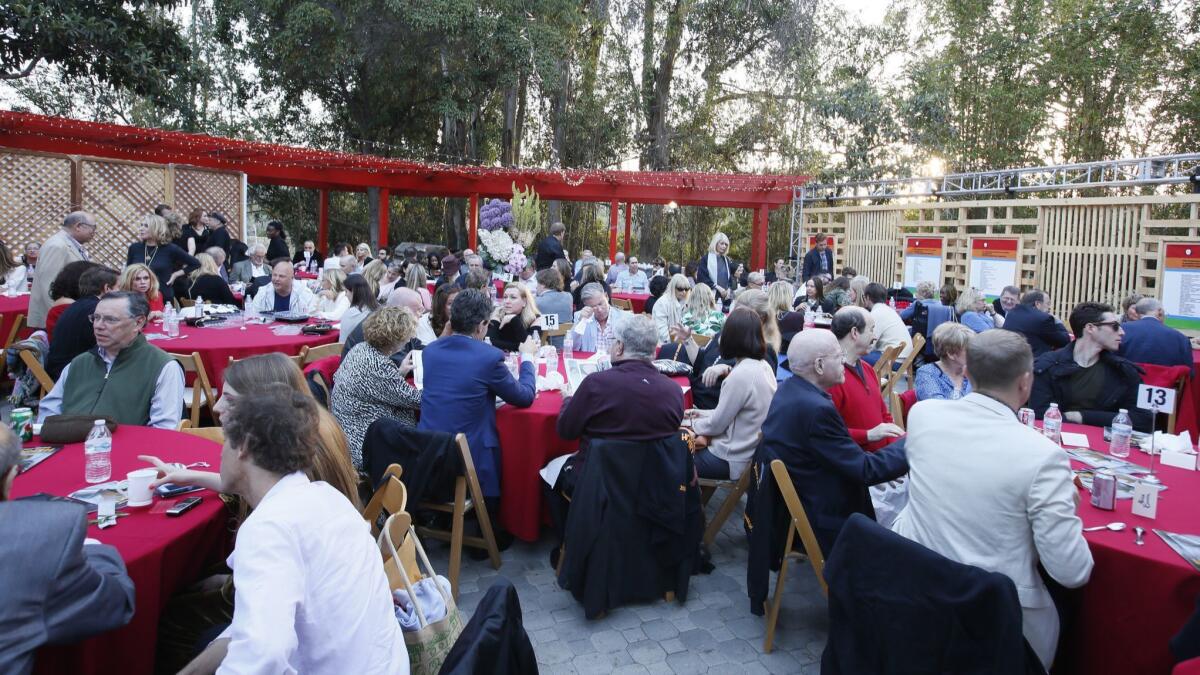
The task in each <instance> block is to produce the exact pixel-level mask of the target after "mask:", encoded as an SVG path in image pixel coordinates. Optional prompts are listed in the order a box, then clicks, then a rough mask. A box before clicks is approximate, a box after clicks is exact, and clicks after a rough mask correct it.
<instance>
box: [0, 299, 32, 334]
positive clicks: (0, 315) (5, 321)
mask: <svg viewBox="0 0 1200 675" xmlns="http://www.w3.org/2000/svg"><path fill="white" fill-rule="evenodd" d="M18 314H24V315H25V316H27V317H28V316H29V294H28V293H26V294H24V295H15V296H12V297H9V296H7V295H4V294H0V340H7V339H8V331H10V330H12V327H13V323H15V322H16V320H17V315H18ZM18 337H20V336H18ZM6 346H8V345H0V347H6Z"/></svg>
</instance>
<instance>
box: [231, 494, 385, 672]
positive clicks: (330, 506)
mask: <svg viewBox="0 0 1200 675" xmlns="http://www.w3.org/2000/svg"><path fill="white" fill-rule="evenodd" d="M227 562H228V563H229V568H230V569H232V570H233V578H234V579H235V580H236V581H235V589H236V596H235V598H234V610H233V622H232V623H231V624H230V625H229V628H227V629H225V632H224V633H222V634H221V637H223V638H229V640H230V642H229V651H228V653H227V654H226V656H225V660H224V661H222V662H221V667H220V668H219V669H218V670H217V672H218V673H223V674H224V673H304V675H323V674H326V673H328V674H331V675H333V674H340V673H387V674H389V675H391V674H403V673H408V671H409V663H408V651H407V650H406V649H405V646H404V636H403V635H402V634H401V632H400V625H399V623H397V621H396V615H395V613H394V610H393V608H392V607H393V606H392V596H391V592H390V591H389V589H388V581H387V576H386V575H385V574H384V570H383V559H382V557H381V556H380V554H379V549H378V548H377V547H376V546H375V542H374V541H373V540H372V539H371V535H370V526H369V525H368V524H367V522H366V521H365V520H363V518H362V516H361V515H359V514H358V512H357V511H355V509H354V507H353V506H352V505H351V504H350V502H349V500H347V499H346V497H345V495H343V494H342V493H340V492H338V491H337V490H335V489H334V488H332V487H330V486H329V484H328V483H314V482H311V481H309V479H308V478H307V477H306V476H305V475H304V474H303V473H300V472H297V473H293V474H290V475H287V476H284V477H283V478H281V479H280V480H279V482H278V483H276V484H275V485H274V486H273V487H272V488H271V489H270V491H268V492H267V494H266V496H265V497H263V500H262V501H261V502H260V503H259V504H258V506H257V507H255V509H254V510H253V511H251V512H250V515H249V516H248V517H247V518H246V520H245V522H243V523H242V526H241V527H240V528H239V529H238V536H237V545H236V547H235V548H234V550H233V553H232V554H230V556H229V558H228V560H227Z"/></svg>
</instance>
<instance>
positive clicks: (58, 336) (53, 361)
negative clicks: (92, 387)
mask: <svg viewBox="0 0 1200 675" xmlns="http://www.w3.org/2000/svg"><path fill="white" fill-rule="evenodd" d="M119 276H120V275H119V274H117V271H116V270H113V269H109V268H107V267H103V266H96V267H93V268H91V269H89V270H88V271H86V272H84V273H83V274H82V275H81V276H80V277H79V299H78V300H76V301H75V302H72V303H71V304H70V305H68V306H67V309H66V310H65V311H64V312H63V313H62V316H60V317H58V323H57V324H55V326H54V328H55V331H54V336H53V337H52V338H51V339H50V353H49V354H48V355H47V356H46V374H47V375H49V376H50V378H51V379H54V380H57V379H58V376H59V375H61V374H62V371H63V368H66V367H67V364H68V363H70V362H71V360H72V359H74V358H75V357H76V356H79V355H80V354H83V353H84V352H86V351H88V350H90V349H93V348H94V347H95V346H96V334H95V332H93V330H92V324H91V316H92V313H93V312H95V311H96V305H98V304H100V297H101V296H103V295H104V294H105V293H108V292H109V291H112V290H115V289H116V288H117V279H118V277H119ZM59 328H61V329H62V330H58V329H59Z"/></svg>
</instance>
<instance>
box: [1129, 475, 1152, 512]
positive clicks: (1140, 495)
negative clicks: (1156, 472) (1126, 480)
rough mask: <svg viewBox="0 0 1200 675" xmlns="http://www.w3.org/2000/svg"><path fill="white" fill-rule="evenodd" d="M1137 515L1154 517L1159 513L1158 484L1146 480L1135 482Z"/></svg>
mask: <svg viewBox="0 0 1200 675" xmlns="http://www.w3.org/2000/svg"><path fill="white" fill-rule="evenodd" d="M1130 510H1131V511H1132V512H1133V515H1135V516H1141V517H1143V518H1154V517H1155V515H1157V514H1158V486H1156V485H1153V484H1151V483H1147V482H1145V481H1140V480H1139V481H1138V482H1136V483H1134V484H1133V506H1132V507H1131V508H1130Z"/></svg>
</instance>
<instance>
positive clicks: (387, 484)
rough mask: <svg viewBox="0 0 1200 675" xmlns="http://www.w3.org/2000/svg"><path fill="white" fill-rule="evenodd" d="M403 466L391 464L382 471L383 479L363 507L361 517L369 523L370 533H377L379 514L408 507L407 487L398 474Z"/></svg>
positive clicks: (402, 469)
mask: <svg viewBox="0 0 1200 675" xmlns="http://www.w3.org/2000/svg"><path fill="white" fill-rule="evenodd" d="M403 473H404V467H402V466H400V465H399V464H392V465H390V466H388V468H387V469H386V470H385V471H384V472H383V481H382V482H381V483H380V484H379V487H378V488H377V489H376V490H375V494H374V495H372V496H371V500H370V501H369V502H367V505H366V506H365V507H363V519H364V520H366V521H367V522H368V523H370V524H371V534H373V535H378V534H379V516H380V515H385V514H386V515H388V516H392V515H395V514H397V513H400V512H401V511H404V510H405V509H407V508H408V489H407V488H405V487H404V482H403V481H401V480H400V476H401V475H403Z"/></svg>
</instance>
